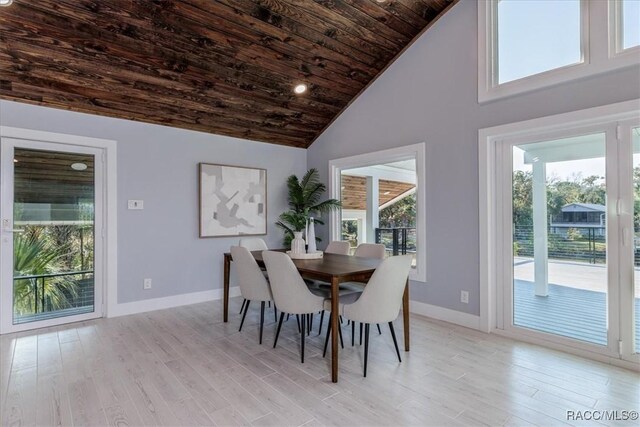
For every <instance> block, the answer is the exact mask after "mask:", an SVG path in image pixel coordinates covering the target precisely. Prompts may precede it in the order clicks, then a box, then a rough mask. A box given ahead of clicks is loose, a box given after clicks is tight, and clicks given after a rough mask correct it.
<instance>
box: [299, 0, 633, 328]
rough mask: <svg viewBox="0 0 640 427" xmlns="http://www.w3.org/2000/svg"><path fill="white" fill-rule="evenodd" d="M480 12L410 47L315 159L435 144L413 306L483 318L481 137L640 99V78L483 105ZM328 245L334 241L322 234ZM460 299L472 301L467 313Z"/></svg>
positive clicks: (463, 11)
mask: <svg viewBox="0 0 640 427" xmlns="http://www.w3.org/2000/svg"><path fill="white" fill-rule="evenodd" d="M477 49H478V47H477V2H476V1H472V0H462V1H461V2H460V3H458V4H457V5H456V6H454V7H453V8H452V9H451V10H450V11H449V12H448V13H447V14H446V15H445V16H444V17H443V18H442V19H441V20H440V21H439V22H437V23H436V24H435V25H434V26H433V27H432V28H431V29H430V30H428V31H427V32H426V33H425V34H424V35H423V36H422V37H421V38H420V39H419V40H417V41H416V43H415V44H414V45H413V46H412V47H410V48H409V49H408V50H407V51H406V52H405V53H404V54H403V55H402V56H401V57H400V58H399V59H398V60H397V61H396V62H395V63H394V64H393V65H392V66H391V67H390V68H389V69H388V70H387V71H386V72H385V73H384V74H383V75H382V76H381V77H380V78H379V79H378V80H377V81H376V82H375V83H374V84H373V85H372V86H371V87H369V88H368V89H367V90H366V91H365V92H364V93H363V94H362V95H361V96H360V97H359V98H358V99H357V101H355V102H354V103H353V104H352V105H351V107H349V108H348V109H347V110H346V111H345V113H344V114H342V116H340V118H339V119H338V120H337V121H336V122H334V123H333V125H332V126H330V127H329V128H328V129H327V130H326V131H325V132H324V133H323V134H322V135H321V137H320V138H319V139H318V140H316V142H315V143H314V144H313V145H312V146H311V148H310V149H309V150H308V155H307V159H308V166H309V167H315V168H318V169H319V171H320V172H321V174H322V178H323V180H325V182H326V180H327V174H328V162H329V160H332V159H336V158H341V157H345V156H351V155H355V154H361V153H367V152H372V151H377V150H382V149H386V148H391V147H397V146H402V145H408V144H414V143H417V142H422V141H424V142H426V145H427V171H426V179H427V182H426V188H425V190H424V191H425V196H426V201H427V216H426V219H427V251H426V254H422V256H425V257H426V261H427V282H426V283H412V285H411V296H412V299H416V300H419V301H422V302H426V303H429V304H434V305H438V306H442V307H446V308H451V309H454V310H458V311H463V312H467V313H471V314H476V315H478V314H479V312H480V303H479V264H478V263H479V252H478V251H479V249H478V243H479V241H478V239H479V237H478V221H479V219H478V129H481V128H485V127H490V126H495V125H500V124H505V123H512V122H517V121H522V120H527V119H532V118H536V117H543V116H548V115H553V114H560V113H564V112H568V111H575V110H580V109H585V108H590V107H595V106H600V105H605V104H611V103H615V102H621V101H627V100H631V99H636V98H639V97H640V77H639V76H640V68H639V67H633V68H627V69H625V70H622V71H618V72H612V73H609V74H606V75H600V76H597V77H593V78H587V79H581V80H578V81H574V82H571V83H568V84H563V85H560V86H555V87H552V88H548V89H544V90H539V91H536V92H532V93H528V94H523V95H519V96H514V97H511V98H508V99H503V100H499V101H494V102H490V103H486V104H482V105H479V104H478V90H477V57H478V53H477ZM323 237H326V232H324V233H323ZM460 290H468V291H469V292H470V296H469V304H462V303H460Z"/></svg>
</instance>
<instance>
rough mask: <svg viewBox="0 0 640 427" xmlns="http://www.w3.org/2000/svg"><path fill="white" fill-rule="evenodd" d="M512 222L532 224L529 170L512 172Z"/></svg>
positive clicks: (531, 186) (530, 176)
mask: <svg viewBox="0 0 640 427" xmlns="http://www.w3.org/2000/svg"><path fill="white" fill-rule="evenodd" d="M513 223H514V224H516V225H533V178H532V174H531V172H524V171H515V172H514V173H513Z"/></svg>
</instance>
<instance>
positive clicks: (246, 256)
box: [231, 246, 275, 344]
mask: <svg viewBox="0 0 640 427" xmlns="http://www.w3.org/2000/svg"><path fill="white" fill-rule="evenodd" d="M231 256H232V257H233V262H234V264H235V265H236V272H237V273H238V285H239V286H240V293H241V294H242V296H243V298H244V299H245V303H244V304H243V307H244V313H243V315H242V321H241V322H240V329H239V330H240V331H242V325H243V324H244V319H245V317H247V311H249V304H251V301H260V344H262V331H263V329H264V306H265V303H266V302H271V301H272V300H273V297H272V294H271V288H270V286H269V282H268V281H267V279H266V278H265V276H264V274H262V270H260V267H259V266H258V263H257V262H256V260H255V258H254V257H253V255H251V252H249V250H248V249H247V248H244V247H241V246H232V247H231ZM274 310H275V307H274Z"/></svg>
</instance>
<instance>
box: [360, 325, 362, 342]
mask: <svg viewBox="0 0 640 427" xmlns="http://www.w3.org/2000/svg"><path fill="white" fill-rule="evenodd" d="M360 345H362V323H360Z"/></svg>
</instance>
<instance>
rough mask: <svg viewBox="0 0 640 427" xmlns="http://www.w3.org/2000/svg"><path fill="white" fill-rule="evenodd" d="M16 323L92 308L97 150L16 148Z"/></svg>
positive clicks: (72, 313)
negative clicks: (93, 151) (82, 151)
mask: <svg viewBox="0 0 640 427" xmlns="http://www.w3.org/2000/svg"><path fill="white" fill-rule="evenodd" d="M13 162H14V164H13V167H14V176H13V178H14V179H13V182H14V186H13V190H14V194H13V230H12V232H13V284H12V286H13V289H12V295H13V307H12V323H13V324H14V325H17V324H23V323H29V322H36V321H43V320H49V319H54V318H58V317H64V316H73V315H79V314H86V313H92V312H94V311H95V282H94V252H95V250H94V249H95V248H94V246H95V245H94V236H95V209H94V207H95V174H94V170H95V168H94V166H95V156H94V155H93V154H77V153H67V152H57V151H45V150H32V149H25V148H18V147H16V148H15V150H14V157H13Z"/></svg>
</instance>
